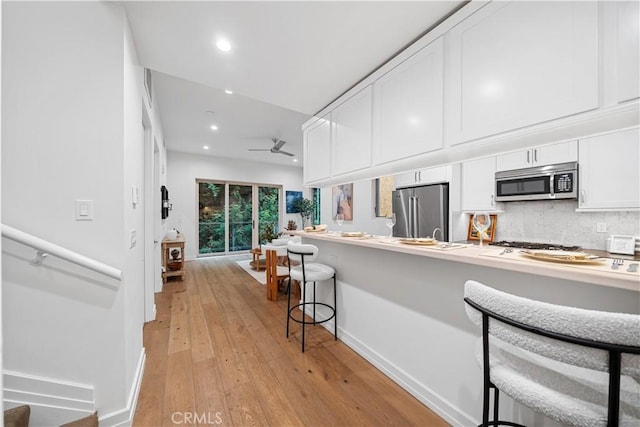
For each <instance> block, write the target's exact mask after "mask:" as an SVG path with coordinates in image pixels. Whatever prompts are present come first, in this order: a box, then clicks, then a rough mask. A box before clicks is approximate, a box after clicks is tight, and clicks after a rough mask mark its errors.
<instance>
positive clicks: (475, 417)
mask: <svg viewBox="0 0 640 427" xmlns="http://www.w3.org/2000/svg"><path fill="white" fill-rule="evenodd" d="M292 234H295V235H298V236H300V237H301V238H302V241H303V242H305V243H312V244H314V245H316V246H318V248H319V257H318V262H322V263H326V264H328V265H331V266H333V267H334V268H335V269H336V277H337V281H338V290H337V304H338V314H337V316H338V339H339V340H340V341H342V342H343V343H345V344H346V345H348V346H349V347H351V348H352V349H353V350H354V351H356V352H357V353H359V354H360V355H361V356H362V357H364V358H365V359H367V360H368V361H370V362H371V363H372V364H373V365H374V366H376V367H377V368H379V369H380V370H381V371H382V372H384V373H385V374H386V375H388V376H389V377H390V378H391V379H393V380H394V381H395V382H397V383H398V384H399V385H400V386H402V387H403V388H404V389H405V390H407V391H408V392H409V393H411V394H412V395H413V396H415V397H416V398H417V399H418V400H420V401H421V402H423V403H424V404H425V405H426V406H428V407H429V408H431V409H432V410H433V411H434V412H436V413H437V414H439V415H440V416H441V417H443V418H444V419H445V420H446V421H448V422H449V423H451V424H452V425H459V426H468V425H478V424H479V423H480V421H481V408H482V369H481V368H480V366H479V365H478V362H477V357H476V351H477V349H478V343H479V337H480V330H479V329H477V328H476V327H475V326H474V325H473V324H472V323H471V321H470V320H469V319H468V318H467V315H466V313H465V307H464V302H463V296H464V295H463V293H464V284H465V282H466V281H467V280H476V281H478V282H481V283H484V284H486V285H488V286H491V287H493V288H496V289H499V290H502V291H505V292H509V293H511V294H514V295H519V296H522V297H525V298H531V299H535V300H539V301H545V302H549V303H553V304H561V305H567V306H573V307H580V308H586V309H594V310H602V311H613V312H622V313H632V314H640V275H639V274H638V273H631V272H627V271H626V269H627V266H628V265H629V264H630V263H631V262H632V261H626V262H625V264H624V265H623V266H621V267H620V268H619V269H618V270H615V271H613V270H612V269H611V262H610V261H609V260H606V261H604V262H598V263H594V264H585V265H582V264H580V265H573V264H564V263H558V262H547V261H540V260H538V259H529V258H527V257H525V256H523V255H522V254H520V253H519V251H518V250H514V251H513V252H510V253H507V252H505V253H503V248H497V247H492V246H486V247H479V246H477V245H458V244H456V245H454V246H444V244H442V245H433V246H413V245H408V244H401V243H399V242H397V241H394V240H396V239H389V238H385V237H369V236H367V237H364V238H361V237H342V236H340V235H338V234H337V233H330V232H329V233H314V232H304V231H299V232H294V233H292ZM501 253H502V255H501ZM634 262H637V261H634ZM323 298H326V299H327V300H330V299H331V300H332V298H333V296H332V287H330V286H318V294H317V299H318V300H320V301H321V300H322V299H323ZM322 316H323V313H319V317H322ZM332 322H333V321H331V322H328V323H327V324H325V325H326V327H327V328H328V329H329V330H330V331H332V330H333V324H332ZM500 407H501V412H502V411H504V415H505V418H506V419H510V420H512V421H515V422H519V423H522V424H525V425H536V426H557V425H558V424H557V423H555V422H554V421H553V420H551V419H549V418H546V417H544V416H542V415H540V414H536V413H534V412H533V411H531V410H530V409H528V408H526V407H524V406H521V405H519V404H518V403H516V402H513V401H511V400H510V399H509V398H508V397H507V396H504V397H503V399H501V405H500Z"/></svg>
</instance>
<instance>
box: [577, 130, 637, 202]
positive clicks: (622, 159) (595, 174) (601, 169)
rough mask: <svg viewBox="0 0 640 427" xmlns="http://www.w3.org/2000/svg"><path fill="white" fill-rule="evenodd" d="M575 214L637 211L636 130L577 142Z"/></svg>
mask: <svg viewBox="0 0 640 427" xmlns="http://www.w3.org/2000/svg"><path fill="white" fill-rule="evenodd" d="M579 157H580V160H579V161H580V163H579V174H580V178H579V183H578V185H579V190H580V192H579V194H580V195H579V199H578V200H579V202H578V208H579V210H628V209H632V210H638V209H640V168H639V167H638V165H640V129H639V128H634V129H628V130H624V131H620V132H615V133H609V134H604V135H599V136H594V137H591V138H585V139H581V140H580V142H579Z"/></svg>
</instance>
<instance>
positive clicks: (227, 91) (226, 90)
mask: <svg viewBox="0 0 640 427" xmlns="http://www.w3.org/2000/svg"><path fill="white" fill-rule="evenodd" d="M224 93H226V94H227V95H232V94H233V91H232V90H231V89H225V90H224Z"/></svg>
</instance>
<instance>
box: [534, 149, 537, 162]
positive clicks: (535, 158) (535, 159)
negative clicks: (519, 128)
mask: <svg viewBox="0 0 640 427" xmlns="http://www.w3.org/2000/svg"><path fill="white" fill-rule="evenodd" d="M533 161H534V162H537V161H538V149H537V148H536V149H535V150H533Z"/></svg>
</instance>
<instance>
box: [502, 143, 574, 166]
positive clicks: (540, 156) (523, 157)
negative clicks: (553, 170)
mask: <svg viewBox="0 0 640 427" xmlns="http://www.w3.org/2000/svg"><path fill="white" fill-rule="evenodd" d="M577 160H578V141H567V142H560V143H558V144H550V145H543V146H540V147H536V148H530V149H528V150H520V151H514V152H512V153H505V154H499V155H498V156H497V158H496V170H498V171H506V170H512V169H522V168H528V167H532V166H545V165H553V164H555V163H565V162H575V161H577Z"/></svg>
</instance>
